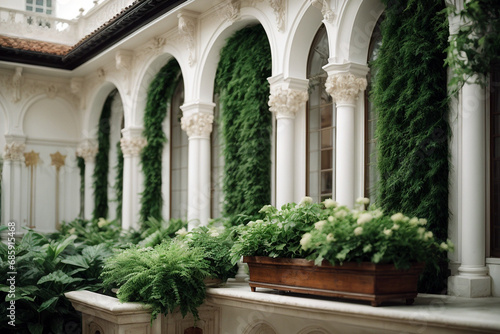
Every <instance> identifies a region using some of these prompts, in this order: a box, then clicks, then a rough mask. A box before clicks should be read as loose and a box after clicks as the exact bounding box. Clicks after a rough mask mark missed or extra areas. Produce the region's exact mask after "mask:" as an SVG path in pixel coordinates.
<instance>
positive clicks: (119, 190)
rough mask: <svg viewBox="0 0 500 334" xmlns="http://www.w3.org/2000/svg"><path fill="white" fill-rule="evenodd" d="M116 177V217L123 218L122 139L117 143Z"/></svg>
mask: <svg viewBox="0 0 500 334" xmlns="http://www.w3.org/2000/svg"><path fill="white" fill-rule="evenodd" d="M115 170H116V178H115V186H114V188H115V195H116V202H117V205H116V219H117V220H118V221H121V219H122V202H123V152H122V148H121V146H120V141H118V143H116V166H115Z"/></svg>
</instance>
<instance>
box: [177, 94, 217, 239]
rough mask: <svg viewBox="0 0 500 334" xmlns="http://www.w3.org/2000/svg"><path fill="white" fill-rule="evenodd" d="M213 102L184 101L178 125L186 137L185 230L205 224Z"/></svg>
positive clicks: (209, 197) (207, 212)
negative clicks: (189, 102) (190, 102)
mask: <svg viewBox="0 0 500 334" xmlns="http://www.w3.org/2000/svg"><path fill="white" fill-rule="evenodd" d="M213 108H214V104H213V103H194V104H184V105H183V106H182V107H181V109H182V111H183V114H184V116H183V117H182V119H181V127H182V129H183V130H184V131H186V133H187V135H188V137H189V148H188V150H189V153H188V213H187V219H188V224H189V229H190V230H191V229H193V228H194V227H196V226H199V225H202V226H204V225H207V224H208V220H209V219H210V203H211V181H210V172H211V170H210V151H211V150H210V148H211V146H210V133H211V132H212V123H213V120H214V116H213Z"/></svg>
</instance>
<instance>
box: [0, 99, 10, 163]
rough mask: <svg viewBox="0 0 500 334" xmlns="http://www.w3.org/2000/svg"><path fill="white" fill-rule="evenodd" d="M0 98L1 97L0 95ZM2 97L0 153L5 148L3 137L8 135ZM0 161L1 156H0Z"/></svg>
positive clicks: (6, 115) (0, 106) (0, 102)
mask: <svg viewBox="0 0 500 334" xmlns="http://www.w3.org/2000/svg"><path fill="white" fill-rule="evenodd" d="M0 96H1V95H0ZM2 101H3V97H2V98H0V124H3V125H0V152H3V149H4V146H5V135H6V134H7V133H9V124H10V123H9V115H8V114H7V112H6V110H7V108H5V105H4V104H3V102H2ZM0 159H2V156H1V154H0Z"/></svg>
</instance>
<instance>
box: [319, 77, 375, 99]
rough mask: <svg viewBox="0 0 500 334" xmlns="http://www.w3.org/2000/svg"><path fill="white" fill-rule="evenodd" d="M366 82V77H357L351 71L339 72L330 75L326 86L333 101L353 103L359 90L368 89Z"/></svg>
mask: <svg viewBox="0 0 500 334" xmlns="http://www.w3.org/2000/svg"><path fill="white" fill-rule="evenodd" d="M366 84H367V82H366V78H360V77H356V76H354V75H353V74H350V73H337V74H333V75H329V76H328V78H327V79H326V83H325V87H326V91H327V93H328V94H330V95H331V96H332V99H333V102H336V103H350V104H353V103H355V102H356V99H357V98H358V95H359V92H360V91H363V90H365V89H366Z"/></svg>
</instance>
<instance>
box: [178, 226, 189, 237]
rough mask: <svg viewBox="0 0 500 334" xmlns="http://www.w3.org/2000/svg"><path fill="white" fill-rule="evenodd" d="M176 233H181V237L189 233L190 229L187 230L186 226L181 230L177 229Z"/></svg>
mask: <svg viewBox="0 0 500 334" xmlns="http://www.w3.org/2000/svg"><path fill="white" fill-rule="evenodd" d="M175 234H177V235H180V236H181V237H183V236H186V235H187V234H188V231H187V230H186V228H185V227H183V228H181V229H180V230H177V232H175Z"/></svg>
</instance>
